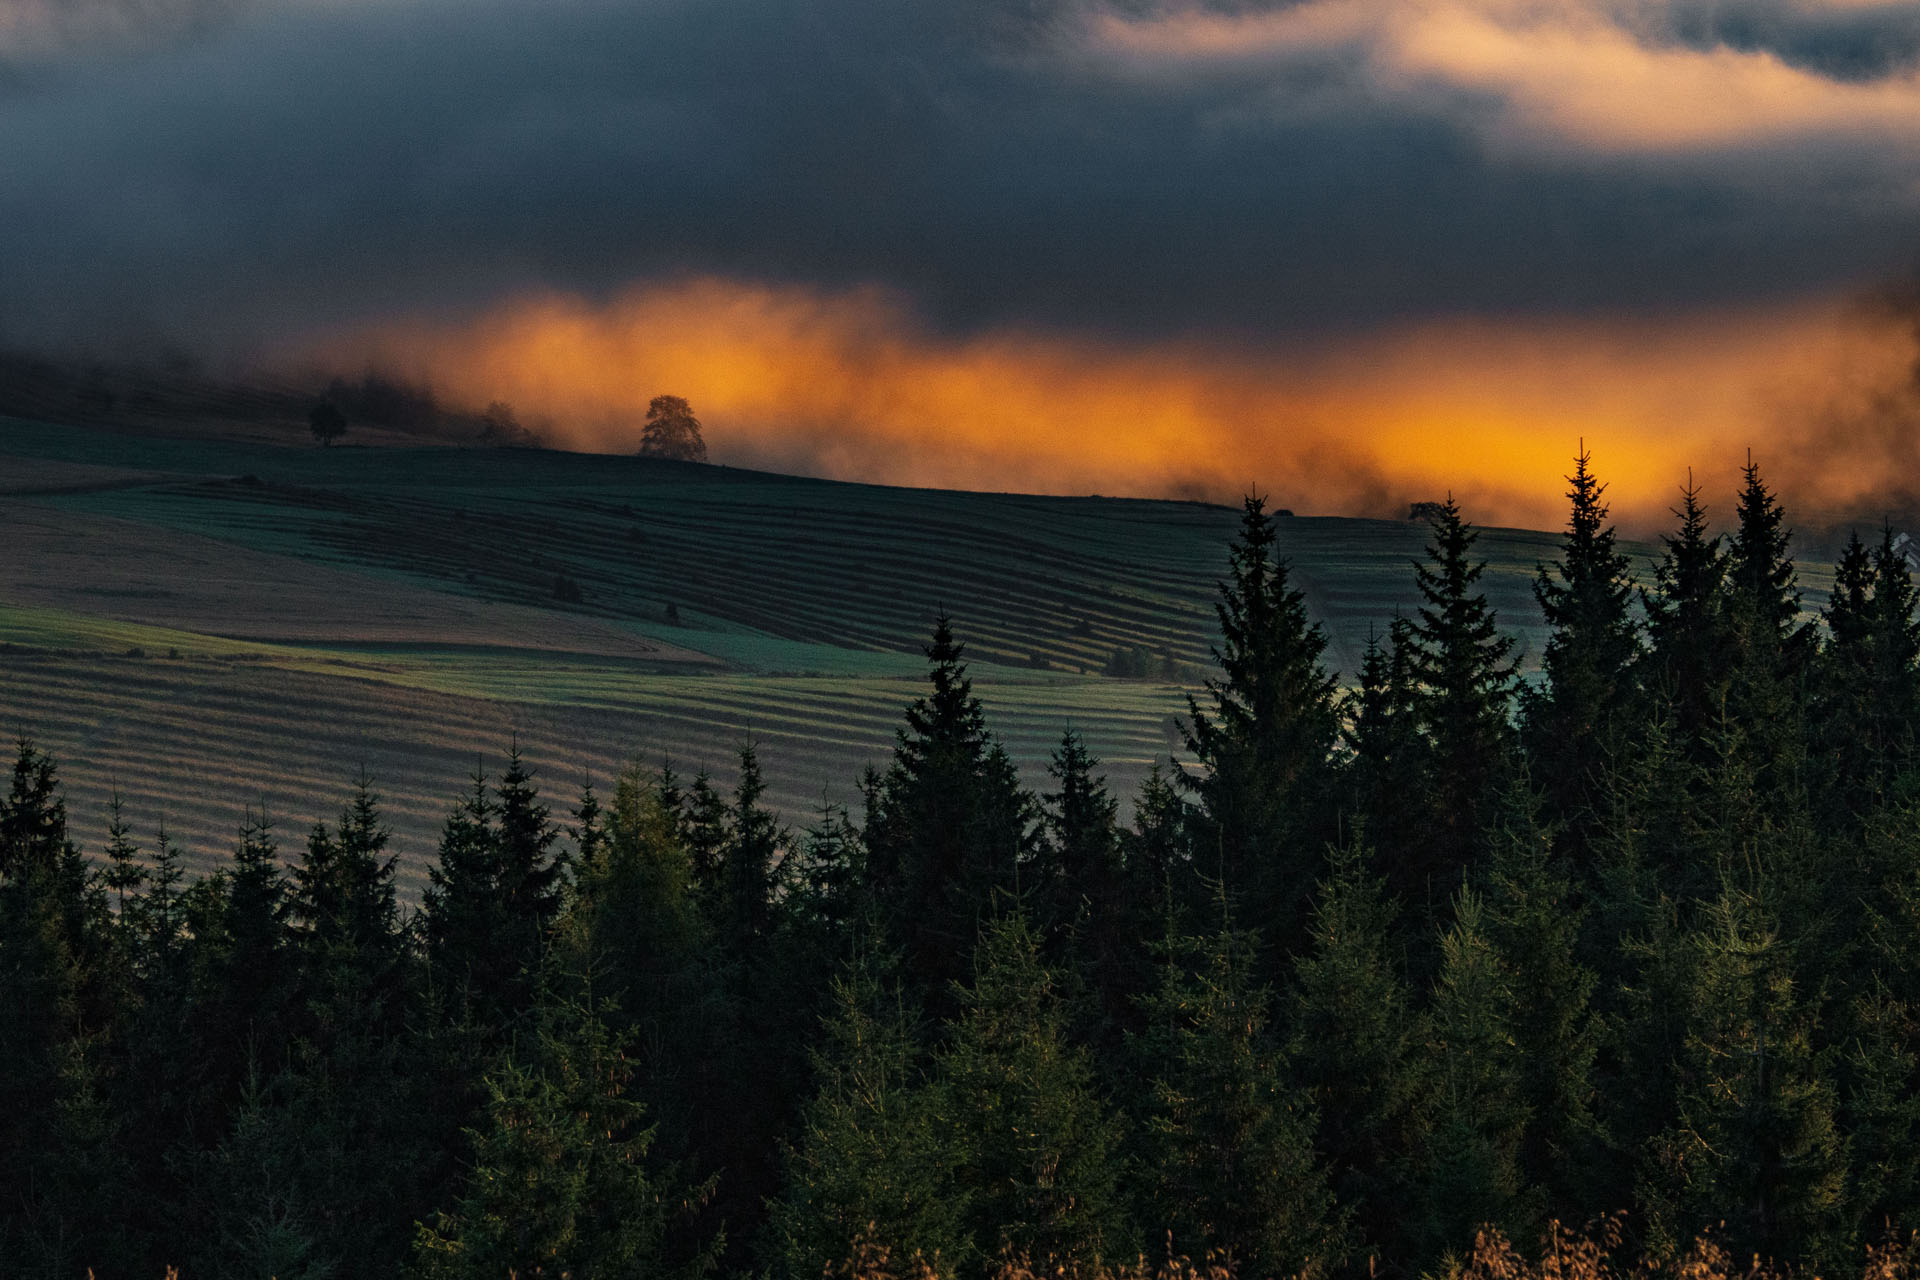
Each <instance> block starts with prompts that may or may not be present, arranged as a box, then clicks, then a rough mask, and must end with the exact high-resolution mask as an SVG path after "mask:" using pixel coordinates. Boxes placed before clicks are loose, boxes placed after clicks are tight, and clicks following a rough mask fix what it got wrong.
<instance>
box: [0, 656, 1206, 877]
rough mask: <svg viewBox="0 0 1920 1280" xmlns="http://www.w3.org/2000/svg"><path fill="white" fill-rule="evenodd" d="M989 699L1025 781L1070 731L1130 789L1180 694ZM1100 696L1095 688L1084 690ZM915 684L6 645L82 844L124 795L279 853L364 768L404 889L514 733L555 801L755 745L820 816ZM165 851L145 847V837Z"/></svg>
mask: <svg viewBox="0 0 1920 1280" xmlns="http://www.w3.org/2000/svg"><path fill="white" fill-rule="evenodd" d="M976 675H977V676H979V677H981V678H980V682H979V686H978V687H979V689H980V692H981V693H982V695H983V697H984V699H985V700H986V702H987V704H988V709H989V716H990V719H991V723H992V725H993V727H994V728H995V730H996V731H997V732H999V733H1000V735H1001V736H1002V737H1003V739H1004V740H1005V741H1006V743H1007V746H1008V748H1009V750H1010V751H1011V752H1012V753H1013V754H1014V756H1015V758H1016V759H1017V760H1018V761H1019V762H1020V764H1021V766H1022V770H1023V772H1024V773H1025V775H1026V776H1027V778H1028V781H1029V782H1030V783H1034V784H1040V783H1042V782H1043V781H1044V763H1045V759H1046V756H1047V753H1048V751H1050V750H1051V748H1052V746H1053V745H1054V743H1055V742H1057V740H1058V737H1059V734H1060V732H1061V730H1062V729H1063V728H1064V727H1066V726H1067V725H1068V724H1071V725H1072V726H1073V727H1075V728H1076V729H1078V730H1079V731H1080V732H1081V733H1082V734H1083V735H1084V736H1085V737H1086V738H1087V739H1088V740H1089V741H1090V742H1091V743H1092V744H1093V746H1094V748H1095V749H1096V751H1098V752H1099V753H1100V754H1101V755H1102V756H1103V757H1104V758H1106V759H1107V761H1108V772H1109V774H1110V776H1111V777H1112V780H1113V784H1114V786H1115V788H1116V790H1117V791H1119V792H1121V793H1122V794H1126V793H1130V792H1131V790H1132V789H1133V787H1134V786H1135V785H1136V784H1137V782H1138V780H1139V778H1140V777H1142V776H1143V775H1144V773H1145V771H1146V768H1147V766H1148V763H1149V762H1150V761H1151V760H1152V759H1154V758H1156V757H1163V756H1164V755H1165V754H1166V752H1167V750H1168V747H1169V742H1168V737H1167V734H1168V726H1169V723H1170V717H1171V716H1172V715H1173V714H1174V713H1175V712H1176V711H1177V710H1178V708H1179V705H1180V703H1179V698H1178V695H1177V693H1176V692H1175V691H1173V690H1171V689H1167V688H1163V687H1159V686H1151V685H1144V684H1129V685H1124V686H1118V690H1119V692H1121V694H1122V695H1123V696H1121V697H1119V698H1117V699H1116V698H1114V697H1111V696H1109V695H1111V694H1112V693H1114V692H1115V687H1114V682H1108V681H1073V682H1065V681H1063V682H1057V683H1044V682H1019V681H1008V682H1006V683H1004V684H1003V685H996V684H995V683H993V682H992V679H991V677H992V675H993V672H992V670H991V669H984V668H983V669H980V670H978V671H977V672H976ZM1089 686H1094V687H1089ZM918 692H919V688H918V685H917V684H916V683H915V682H912V681H906V680H877V681H876V680H848V679H841V680H833V679H798V678H795V679H782V678H777V677H766V678H755V677H726V676H711V677H684V676H678V677H676V676H653V675H646V674H636V675H634V676H633V677H632V678H631V680H630V682H629V686H628V694H627V696H626V697H625V698H624V699H622V700H619V701H618V702H617V703H616V702H615V700H613V699H608V700H607V702H606V704H605V705H562V704H555V703H551V702H548V703H533V702H519V701H512V700H504V699H499V698H491V697H479V696H461V695H456V694H449V693H442V692H436V691H433V690H429V689H422V688H415V687H407V686H403V685H396V684H394V683H390V682H388V681H385V680H380V679H370V678H363V677H358V676H353V675H336V674H328V673H320V672H314V671H306V670H295V669H289V668H286V667H282V666H277V665H274V664H267V663H252V662H230V661H220V660H214V659H198V660H196V659H191V658H182V659H175V660H169V659H164V658H128V657H123V656H111V655H102V654H81V653H60V652H48V651H34V650H23V649H19V648H15V649H11V650H8V651H6V652H0V731H4V732H7V733H11V734H24V735H28V736H31V737H32V738H33V739H34V740H35V741H36V742H38V743H39V744H40V745H41V746H43V747H44V748H46V749H47V750H49V751H51V752H52V753H54V755H55V756H56V757H57V758H58V759H59V761H60V765H61V774H62V778H63V781H64V784H65V790H66V795H67V797H68V802H69V807H70V811H71V818H72V824H73V828H74V832H75V835H76V836H77V838H79V839H80V841H81V842H82V844H83V846H84V847H86V848H88V849H89V850H93V851H97V850H98V849H99V848H100V847H101V845H102V843H103V842H104V833H105V825H106V818H105V808H106V803H107V799H108V797H109V795H110V794H111V793H112V792H113V791H114V790H115V789H118V791H119V792H120V794H121V796H122V800H123V803H124V805H125V811H126V814H127V816H128V818H129V819H130V820H131V821H132V823H133V824H134V826H135V829H136V831H137V832H139V833H140V834H141V835H142V836H143V837H150V836H151V834H152V833H153V832H154V831H156V830H157V829H159V828H160V827H162V826H164V827H165V828H166V829H167V831H168V832H169V833H170V834H171V835H172V836H173V837H174V838H175V839H176V840H178V841H180V842H182V843H183V844H185V845H186V846H187V848H188V850H189V855H190V861H191V863H192V865H194V866H195V867H197V868H199V869H202V870H205V869H210V868H212V867H213V866H215V865H218V862H219V860H220V859H221V858H223V857H224V856H225V855H226V851H227V850H228V849H229V847H230V846H231V844H232V841H233V834H234V832H235V829H236V828H237V826H238V825H239V823H240V821H241V819H242V816H243V814H244V811H245V809H246V807H247V806H249V805H251V806H254V807H256V808H260V807H264V808H265V809H266V811H267V812H268V813H269V814H271V815H273V816H274V818H275V820H276V822H277V823H278V825H279V828H280V832H281V835H282V838H283V842H284V841H290V840H297V839H299V838H301V836H302V835H303V834H304V832H305V830H306V829H307V828H308V827H309V826H310V825H311V823H312V822H313V821H314V820H315V819H316V818H327V817H330V816H331V813H332V810H333V808H335V807H337V802H338V800H339V799H340V798H342V797H343V796H344V795H345V793H346V792H347V790H348V788H349V787H350V785H351V783H352V780H353V778H354V776H355V775H356V774H357V773H358V771H359V770H361V769H365V770H366V771H367V773H368V774H369V775H370V776H371V777H372V778H373V780H374V784H375V788H376V790H377V791H378V792H379V793H380V795H381V796H382V798H383V805H384V809H385V812H386V814H387V817H388V819H389V821H390V822H391V823H392V826H393V829H394V834H395V848H396V849H397V851H398V852H399V854H400V856H401V876H402V880H403V882H404V885H405V887H406V890H407V892H408V893H409V894H412V893H416V892H417V891H418V889H419V887H420V886H421V884H422V883H423V877H424V875H425V867H426V865H427V863H428V862H429V861H430V860H431V857H432V854H433V849H434V840H435V838H436V835H437V832H438V829H439V825H440V823H441V821H442V819H443V818H444V816H445V814H446V812H447V810H448V808H449V807H450V806H451V805H452V804H453V803H454V802H455V800H456V799H457V798H458V796H459V795H460V794H461V792H462V789H463V787H464V786H465V785H466V779H467V777H468V776H469V775H470V774H471V773H472V772H473V770H474V768H475V767H476V762H479V763H480V764H481V765H482V766H483V767H485V768H487V769H488V770H490V771H493V770H497V769H498V767H499V762H500V760H501V757H502V755H503V753H504V752H505V750H506V748H507V745H508V744H509V743H510V742H514V741H517V742H518V743H519V746H520V748H521V750H522V752H523V753H524V754H525V756H526V757H527V759H528V760H529V761H530V762H532V763H533V765H534V766H535V767H536V768H537V769H538V770H539V774H540V777H541V778H542V779H543V780H544V783H545V786H546V788H547V792H548V797H549V799H550V800H551V801H553V803H554V804H555V807H556V809H562V808H570V807H571V805H572V803H573V800H574V798H575V796H576V795H577V792H578V789H579V787H580V786H581V784H582V783H583V782H586V781H588V780H594V781H596V782H597V783H598V784H600V785H601V786H602V787H603V788H604V785H605V783H606V781H607V780H608V779H609V778H610V777H611V776H612V775H613V774H614V773H615V772H616V771H617V770H618V768H619V767H620V766H621V764H622V763H623V762H624V761H627V760H630V759H636V758H637V759H641V760H644V761H647V762H648V763H649V764H653V763H657V762H658V761H660V760H661V759H663V758H671V759H672V760H673V761H674V762H675V764H676V768H678V769H679V770H680V771H681V772H683V773H688V774H691V773H692V772H693V771H694V770H696V769H698V768H702V767H706V768H709V769H710V770H711V771H712V772H713V773H714V775H715V776H716V777H717V778H719V779H720V780H722V781H723V782H726V781H730V780H731V778H732V775H733V768H732V765H733V758H734V753H735V752H736V750H737V748H738V746H739V744H740V743H741V742H743V741H745V740H747V739H748V738H749V737H750V738H751V739H752V740H753V741H755V742H756V744H757V745H758V748H759V751H760V755H761V760H762V764H763V767H764V768H765V770H766V772H767V775H768V782H769V784H770V799H771V802H772V803H773V804H774V805H775V806H776V807H778V808H779V809H781V810H782V811H783V812H784V813H785V815H786V816H787V817H788V819H789V820H790V821H792V822H795V823H796V824H804V823H805V822H806V821H808V820H810V818H811V816H812V815H813V814H814V813H815V812H816V811H817V810H818V808H819V806H820V804H821V803H822V801H823V800H825V799H832V800H834V801H836V802H839V803H850V802H856V801H857V794H858V793H857V789H856V782H857V779H858V776H859V773H860V771H861V770H862V769H863V768H864V767H865V766H866V765H867V764H868V763H870V762H871V763H874V764H876V765H884V764H885V761H886V759H887V755H888V751H889V749H890V747H891V745H892V741H893V735H894V731H895V728H896V726H897V725H898V724H899V723H900V713H901V711H902V710H903V708H904V706H905V704H906V703H907V702H908V701H909V700H910V699H911V698H913V697H914V696H916V695H917V694H918ZM149 842H150V841H149Z"/></svg>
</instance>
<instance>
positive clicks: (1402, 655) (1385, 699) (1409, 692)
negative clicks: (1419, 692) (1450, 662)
mask: <svg viewBox="0 0 1920 1280" xmlns="http://www.w3.org/2000/svg"><path fill="white" fill-rule="evenodd" d="M1410 628H1411V624H1410V623H1409V622H1408V621H1407V619H1405V618H1400V617H1396V618H1394V619H1393V621H1392V623H1391V624H1390V626H1389V628H1388V632H1387V639H1386V641H1385V642H1384V643H1383V642H1382V641H1381V640H1380V638H1379V637H1378V636H1377V635H1374V634H1373V633H1371V632H1369V633H1368V635H1367V647H1366V650H1365V653H1364V656H1363V657H1362V659H1361V662H1360V678H1359V684H1358V687H1356V688H1355V689H1354V690H1353V692H1352V693H1351V694H1349V695H1348V697H1347V700H1346V705H1345V708H1344V711H1345V718H1346V726H1345V731H1346V745H1347V762H1346V766H1345V794H1346V798H1347V804H1348V805H1349V807H1350V809H1351V812H1352V813H1353V814H1354V815H1355V817H1356V818H1357V819H1358V820H1359V821H1360V822H1361V823H1363V824H1364V826H1365V829H1366V831H1367V834H1368V838H1369V839H1370V840H1371V841H1372V842H1373V843H1374V844H1375V845H1376V846H1377V847H1378V848H1380V849H1382V850H1384V851H1386V853H1387V855H1388V857H1389V859H1391V860H1392V861H1395V862H1398V861H1399V855H1400V852H1401V851H1402V850H1405V849H1409V848H1411V847H1412V846H1414V845H1415V844H1416V843H1418V842H1420V841H1422V840H1424V839H1425V835H1426V831H1425V817H1426V813H1427V810H1428V807H1429V805H1428V801H1427V799H1426V795H1427V785H1428V782H1429V774H1430V769H1429V767H1428V766H1429V745H1428V743H1427V741H1426V739H1425V738H1424V737H1423V736H1422V734H1421V730H1420V723H1419V719H1418V713H1417V707H1416V704H1415V694H1416V689H1415V687H1414V678H1413V667H1412V655H1413V642H1412V639H1411V636H1410Z"/></svg>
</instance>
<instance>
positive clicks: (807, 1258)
mask: <svg viewBox="0 0 1920 1280" xmlns="http://www.w3.org/2000/svg"><path fill="white" fill-rule="evenodd" d="M887 968H888V966H887V964H886V962H885V958H884V957H882V956H880V955H877V954H875V953H874V952H873V951H872V950H871V949H870V948H866V947H863V948H861V949H859V950H857V951H856V952H855V954H854V956H853V957H852V958H851V959H850V960H849V962H848V963H847V965H846V966H845V967H844V968H843V969H842V971H841V973H840V975H839V976H838V977H836V978H835V979H834V980H833V983H832V994H831V998H830V1001H829V1005H828V1010H827V1015H826V1018H825V1020H824V1025H823V1027H822V1032H821V1036H820V1042H819V1044H818V1046H817V1047H816V1048H815V1049H814V1050H813V1052H812V1055H811V1056H812V1059H813V1066H814V1074H815V1077H816V1079H817V1081H818V1083H817V1085H816V1087H815V1091H814V1094H813V1096H812V1098H811V1099H810V1100H809V1101H808V1102H807V1104H806V1106H805V1107H804V1108H803V1110H802V1112H801V1116H800V1124H799V1137H798V1139H797V1141H796V1142H795V1143H794V1144H793V1146H792V1147H791V1148H789V1149H788V1151H787V1152H786V1177H785V1180H784V1184H783V1188H782V1190H781V1192H780V1195H779V1197H778V1198H777V1199H776V1200H775V1201H774V1203H773V1204H772V1206H771V1212H770V1217H769V1222H768V1227H767V1253H768V1254H769V1255H770V1256H771V1257H772V1258H773V1259H774V1260H775V1261H776V1263H777V1264H778V1269H779V1270H780V1271H782V1272H783V1273H784V1274H787V1275H792V1276H811V1275H814V1274H816V1273H819V1272H822V1271H824V1270H826V1269H827V1268H829V1267H832V1266H834V1265H837V1264H839V1263H841V1262H844V1261H845V1260H846V1259H847V1258H848V1257H849V1256H851V1254H852V1251H853V1247H854V1243H855V1241H856V1240H865V1241H867V1242H868V1243H870V1244H872V1245H874V1246H877V1247H880V1248H884V1249H887V1250H889V1251H891V1253H892V1255H893V1256H894V1257H895V1258H897V1259H901V1260H903V1261H904V1260H905V1259H908V1258H910V1257H912V1256H913V1255H914V1254H915V1253H919V1254H922V1255H923V1256H925V1257H926V1258H928V1259H930V1260H935V1261H937V1263H938V1264H939V1266H940V1270H941V1274H952V1273H953V1271H955V1270H957V1269H958V1268H960V1267H961V1266H963V1265H971V1264H975V1263H978V1262H979V1261H980V1260H981V1259H980V1257H979V1254H978V1250H977V1249H976V1247H975V1244H974V1242H973V1240H972V1238H971V1236H970V1235H969V1232H968V1226H967V1223H968V1220H969V1218H970V1216H971V1208H972V1195H973V1193H972V1191H971V1189H970V1188H968V1187H967V1186H965V1185H962V1184H961V1183H959V1182H958V1181H957V1180H956V1177H955V1172H954V1171H955V1159H954V1156H953V1152H952V1147H951V1135H950V1132H949V1130H948V1129H947V1127H946V1126H945V1125H943V1124H942V1123H941V1122H940V1116H939V1113H938V1110H937V1105H938V1101H939V1099H938V1098H937V1096H936V1094H935V1092H934V1090H932V1089H931V1088H930V1087H929V1086H928V1084H927V1082H926V1079H925V1075H924V1065H925V1063H924V1052H923V1048H922V1045H921V1030H920V1028H919V1027H918V1026H917V1024H916V1023H915V1021H914V1018H913V1016H912V1014H911V1013H910V1012H909V1009H908V1006H907V1004H906V1001H905V1000H904V999H903V997H902V995H901V993H900V991H899V989H898V987H897V986H895V985H893V984H892V983H891V982H890V981H889V979H888V974H887Z"/></svg>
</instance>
